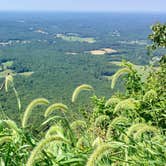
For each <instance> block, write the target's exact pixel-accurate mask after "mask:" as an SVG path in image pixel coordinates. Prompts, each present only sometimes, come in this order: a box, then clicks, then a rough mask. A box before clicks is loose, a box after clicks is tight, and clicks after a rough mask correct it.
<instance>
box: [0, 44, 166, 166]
mask: <svg viewBox="0 0 166 166" xmlns="http://www.w3.org/2000/svg"><path fill="white" fill-rule="evenodd" d="M161 43H162V42H161ZM163 64H164V65H165V63H163V62H161V63H160V69H159V71H156V72H154V73H153V74H152V73H149V76H148V78H147V79H145V80H141V79H140V75H139V74H138V73H137V71H136V70H135V69H133V65H132V64H131V63H129V62H123V66H124V68H123V69H125V70H123V69H120V70H118V74H116V73H115V75H114V76H113V77H114V78H113V85H115V83H116V79H117V78H118V77H119V76H120V75H121V74H122V73H124V72H126V71H129V72H128V74H127V75H126V76H125V83H126V91H125V92H124V93H121V94H118V93H116V94H115V95H113V96H112V97H111V98H110V99H108V100H106V99H105V97H98V96H93V97H92V98H91V99H92V102H93V105H92V107H93V109H90V110H89V111H88V112H87V113H86V116H84V115H82V116H80V115H79V112H78V111H77V112H76V113H77V114H78V116H73V115H74V113H73V112H72V111H67V110H72V109H71V108H70V107H71V105H69V106H66V105H64V104H62V103H54V104H51V105H50V106H48V107H47V109H46V111H45V114H44V115H45V116H42V118H43V119H41V121H42V122H41V125H39V127H37V128H35V129H34V128H30V127H27V126H28V125H27V122H28V120H30V114H31V113H32V110H33V109H34V108H36V107H37V106H38V105H42V106H43V105H48V104H49V101H48V100H47V99H45V98H37V99H35V100H33V101H32V102H31V103H30V104H29V105H28V106H27V108H26V109H25V112H24V114H23V119H21V122H22V124H21V125H19V123H18V122H15V121H13V120H10V119H8V118H7V116H6V118H5V119H1V121H0V144H1V146H0V162H1V163H0V164H1V165H12V166H19V165H26V166H33V165H34V166H38V165H58V166H62V165H63V166H76V165H78V166H85V165H87V166H97V165H99V166H100V165H101V166H102V165H120V166H121V165H126V166H130V165H131V166H132V165H141V166H147V165H152V166H158V165H161V166H164V165H165V163H166V143H165V140H166V136H165V126H166V123H165V117H166V112H165V108H166V107H165V106H166V102H165V98H164V97H165V89H164V87H165V84H164V80H163V79H162V77H164V74H165V69H164V67H163ZM126 69H127V70H126ZM156 78H157V79H156ZM159 78H160V80H159ZM150 80H151V81H152V80H153V82H151V81H150ZM156 80H157V81H156ZM5 82H6V83H5V86H6V90H8V88H9V87H10V86H11V82H12V84H13V79H12V77H10V76H8V77H7V78H6V81H5ZM82 90H88V91H89V90H92V91H94V89H93V88H92V86H91V85H87V84H83V85H81V86H79V87H77V88H76V90H75V91H74V93H73V97H72V101H73V102H75V100H76V99H77V96H78V95H79V93H80V92H81V91H82ZM15 96H16V98H17V97H18V96H17V95H15ZM69 100H70V99H69ZM57 109H58V110H60V111H62V114H61V112H60V113H59V112H55V113H59V114H58V115H54V114H53V111H54V110H57ZM38 110H40V108H38ZM64 112H65V114H64ZM38 120H39V118H38ZM17 123H18V124H17Z"/></svg>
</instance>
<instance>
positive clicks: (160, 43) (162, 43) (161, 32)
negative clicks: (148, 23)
mask: <svg viewBox="0 0 166 166" xmlns="http://www.w3.org/2000/svg"><path fill="white" fill-rule="evenodd" d="M152 31H153V33H152V34H151V35H149V39H151V40H152V42H153V44H152V46H151V47H152V49H156V48H158V47H163V48H165V47H166V24H160V23H157V24H155V25H153V26H152Z"/></svg>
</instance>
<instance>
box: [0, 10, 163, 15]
mask: <svg viewBox="0 0 166 166" xmlns="http://www.w3.org/2000/svg"><path fill="white" fill-rule="evenodd" d="M0 12H18V13H20V12H24V13H31V12H34V13H41V12H43V13H44V12H45V13H139V14H141V13H156V14H166V11H157V10H154V11H144V10H143V11H141V10H138V11H131V10H129V11H127V10H123V11H118V10H114V11H108V10H107V11H102V10H92V11H90V10H0Z"/></svg>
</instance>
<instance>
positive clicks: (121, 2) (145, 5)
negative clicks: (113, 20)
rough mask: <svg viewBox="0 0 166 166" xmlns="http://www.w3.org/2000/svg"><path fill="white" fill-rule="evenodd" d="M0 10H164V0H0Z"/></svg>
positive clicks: (165, 10)
mask: <svg viewBox="0 0 166 166" xmlns="http://www.w3.org/2000/svg"><path fill="white" fill-rule="evenodd" d="M0 11H73V12H74V11H80V12H82V11H88V12H97V11H101V12H116V11H117V12H139V11H140V12H166V0H0Z"/></svg>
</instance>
